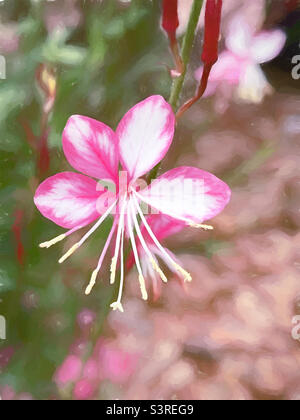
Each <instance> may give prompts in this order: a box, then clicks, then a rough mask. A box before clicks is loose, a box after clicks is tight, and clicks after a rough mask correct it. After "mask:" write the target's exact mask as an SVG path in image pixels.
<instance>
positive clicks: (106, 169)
mask: <svg viewBox="0 0 300 420" xmlns="http://www.w3.org/2000/svg"><path fill="white" fill-rule="evenodd" d="M63 149H64V153H65V155H66V158H67V159H68V162H69V163H70V165H72V166H73V168H75V169H76V170H77V171H80V172H83V173H84V174H86V175H89V176H93V177H95V178H98V179H105V180H112V181H114V182H116V180H117V176H118V162H119V156H118V140H117V136H116V134H115V133H114V132H113V130H112V129H111V128H109V127H108V126H107V125H105V124H103V123H101V122H99V121H96V120H93V119H92V118H88V117H84V116H82V115H73V116H72V117H71V118H69V120H68V122H67V125H66V127H65V129H64V132H63Z"/></svg>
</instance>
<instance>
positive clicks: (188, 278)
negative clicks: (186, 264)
mask: <svg viewBox="0 0 300 420" xmlns="http://www.w3.org/2000/svg"><path fill="white" fill-rule="evenodd" d="M174 267H175V268H176V270H177V271H179V273H180V274H182V275H183V279H184V281H185V282H191V281H192V280H193V279H192V276H191V275H190V273H188V272H187V271H186V270H184V269H183V268H182V267H181V266H180V265H179V264H174Z"/></svg>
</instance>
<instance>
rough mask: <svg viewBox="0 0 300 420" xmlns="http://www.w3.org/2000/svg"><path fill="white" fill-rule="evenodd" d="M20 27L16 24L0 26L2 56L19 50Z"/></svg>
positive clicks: (0, 50)
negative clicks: (18, 30)
mask: <svg viewBox="0 0 300 420" xmlns="http://www.w3.org/2000/svg"><path fill="white" fill-rule="evenodd" d="M17 29H18V26H17V25H16V24H14V23H7V24H0V54H8V53H13V52H15V51H17V49H18V48H19V35H18V32H17Z"/></svg>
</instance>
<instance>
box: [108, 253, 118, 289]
mask: <svg viewBox="0 0 300 420" xmlns="http://www.w3.org/2000/svg"><path fill="white" fill-rule="evenodd" d="M116 270H117V258H116V257H113V258H112V260H111V266H110V284H114V282H115V278H116Z"/></svg>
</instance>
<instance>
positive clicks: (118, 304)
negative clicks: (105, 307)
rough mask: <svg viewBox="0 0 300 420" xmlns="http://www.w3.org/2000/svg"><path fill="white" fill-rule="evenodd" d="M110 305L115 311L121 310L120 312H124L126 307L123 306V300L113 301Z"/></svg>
mask: <svg viewBox="0 0 300 420" xmlns="http://www.w3.org/2000/svg"><path fill="white" fill-rule="evenodd" d="M110 307H111V308H112V309H113V311H117V310H118V311H120V312H124V308H123V306H122V303H121V302H113V303H112V304H111V305H110Z"/></svg>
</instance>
